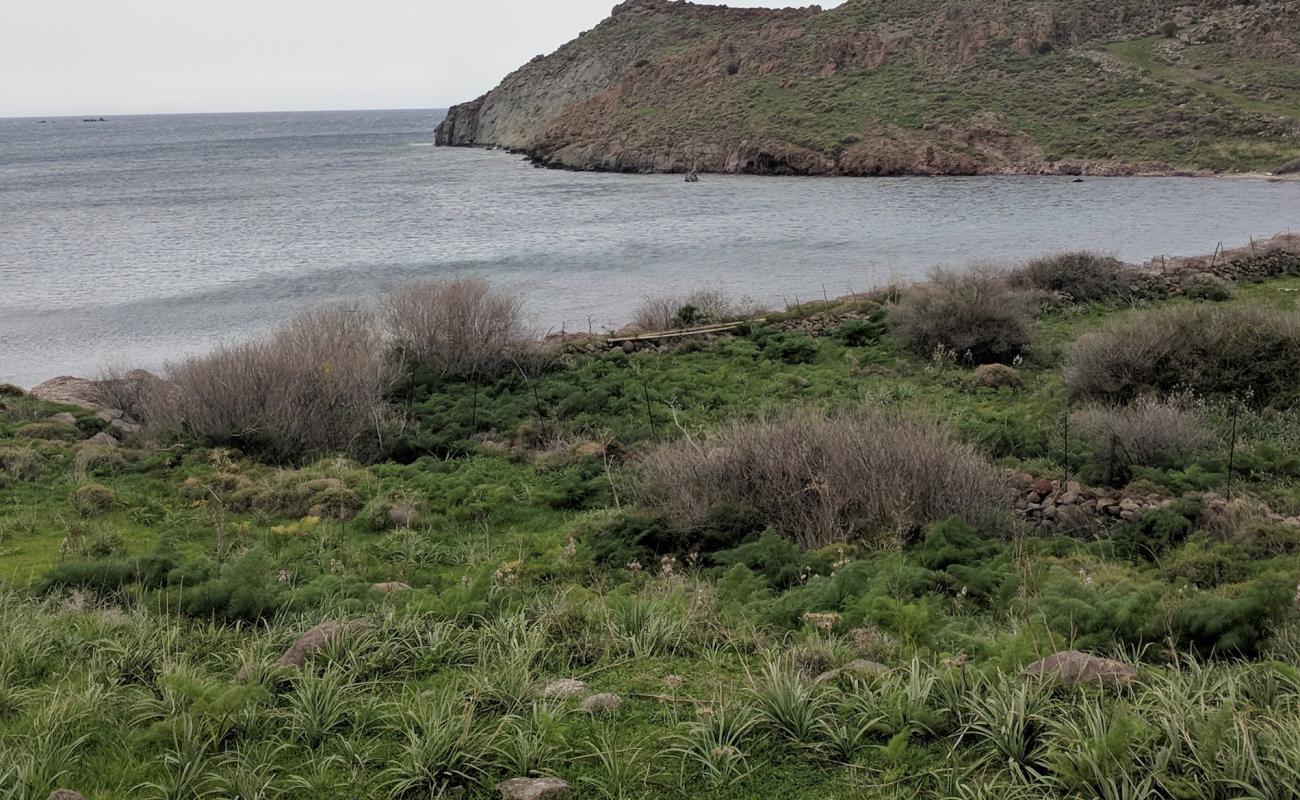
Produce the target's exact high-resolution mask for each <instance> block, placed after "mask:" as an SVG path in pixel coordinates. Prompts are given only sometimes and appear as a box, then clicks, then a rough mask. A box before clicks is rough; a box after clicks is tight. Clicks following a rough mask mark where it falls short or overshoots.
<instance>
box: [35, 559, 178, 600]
mask: <svg viewBox="0 0 1300 800" xmlns="http://www.w3.org/2000/svg"><path fill="white" fill-rule="evenodd" d="M175 566H176V564H175V562H174V561H172V560H171V559H170V558H169V557H167V556H164V555H150V556H143V557H140V558H131V559H123V558H108V559H99V560H96V561H75V562H71V563H68V564H60V565H59V566H57V567H55V568H53V569H51V570H50V571H49V572H47V573H45V575H44V577H42V578H41V583H40V586H39V589H38V591H39V592H40V593H41V594H48V593H49V592H52V591H54V590H56V589H90V590H93V591H99V592H108V591H116V590H118V589H121V588H122V587H123V586H127V585H128V584H140V585H141V586H146V587H159V586H163V585H165V584H166V583H167V574H168V573H169V572H170V571H171V570H172V569H173V568H174V567H175Z"/></svg>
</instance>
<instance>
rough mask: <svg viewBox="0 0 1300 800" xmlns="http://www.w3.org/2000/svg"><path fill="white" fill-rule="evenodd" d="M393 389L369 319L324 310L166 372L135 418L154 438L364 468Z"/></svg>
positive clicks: (379, 437)
mask: <svg viewBox="0 0 1300 800" xmlns="http://www.w3.org/2000/svg"><path fill="white" fill-rule="evenodd" d="M392 379H393V369H392V367H391V366H390V364H389V363H388V362H387V360H386V359H385V357H384V348H383V337H382V336H381V334H380V332H379V328H378V326H377V325H376V322H375V318H374V316H373V315H372V314H370V313H369V312H366V311H362V310H358V309H353V308H343V307H338V308H329V309H324V310H320V311H313V312H309V313H306V314H303V315H301V316H299V317H297V318H296V319H294V320H293V321H292V322H290V323H289V324H287V325H286V326H284V327H283V328H281V329H280V330H278V331H276V332H275V333H273V334H271V335H270V336H268V337H266V338H264V339H260V340H256V341H252V342H247V343H244V344H236V345H226V346H223V347H219V348H217V349H216V350H215V351H213V352H212V353H209V354H208V355H204V356H196V357H193V358H188V359H186V360H184V361H182V362H180V363H178V364H173V365H169V366H168V368H167V370H166V372H165V380H164V381H160V382H158V383H157V384H156V387H155V389H154V391H152V392H151V393H150V395H149V397H148V399H147V401H145V403H144V410H143V411H142V412H141V418H142V420H143V421H144V422H146V423H147V424H148V425H149V427H150V429H151V430H152V432H154V433H160V432H168V431H170V432H177V433H185V434H188V435H191V436H193V437H195V438H197V439H199V440H200V441H203V442H205V443H207V444H211V445H231V446H236V447H240V448H242V449H244V450H247V451H250V452H255V453H258V454H260V455H263V456H266V457H269V458H272V459H275V460H279V461H300V460H302V459H304V458H305V457H307V456H310V455H312V454H316V453H322V452H343V453H348V454H350V455H353V456H355V457H358V458H373V457H376V456H378V455H380V454H381V453H382V451H383V448H384V434H385V431H386V428H387V427H388V426H389V424H390V412H389V409H388V406H387V404H386V402H385V395H386V393H387V391H388V389H389V387H390V386H391V384H392Z"/></svg>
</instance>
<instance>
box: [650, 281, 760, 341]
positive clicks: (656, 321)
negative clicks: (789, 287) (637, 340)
mask: <svg viewBox="0 0 1300 800" xmlns="http://www.w3.org/2000/svg"><path fill="white" fill-rule="evenodd" d="M742 313H743V311H742V309H741V308H740V307H739V306H737V304H736V303H735V302H733V301H732V299H731V298H730V297H728V296H727V295H726V293H725V292H722V291H721V290H719V289H697V290H695V291H693V292H691V293H689V294H686V295H658V296H655V297H645V298H642V300H641V303H640V305H638V306H637V307H636V310H635V311H633V312H632V327H634V328H637V329H639V330H644V331H666V330H672V329H674V328H687V327H691V326H693V325H708V324H711V323H714V322H722V321H723V320H726V319H730V318H733V317H735V316H737V315H740V314H742Z"/></svg>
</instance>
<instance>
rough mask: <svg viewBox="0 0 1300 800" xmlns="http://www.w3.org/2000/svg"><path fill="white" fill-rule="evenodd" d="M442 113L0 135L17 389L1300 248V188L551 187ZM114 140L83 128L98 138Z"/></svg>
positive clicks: (588, 180) (1167, 181)
mask: <svg viewBox="0 0 1300 800" xmlns="http://www.w3.org/2000/svg"><path fill="white" fill-rule="evenodd" d="M442 115H443V112H441V111H438V110H403V111H330V112H313V113H262V114H200V115H165V116H120V117H119V116H107V117H105V118H104V119H103V121H99V117H98V115H96V116H94V117H87V118H82V117H77V118H47V119H0V382H11V383H17V384H19V385H23V386H27V387H30V386H31V385H33V384H35V383H37V382H39V381H42V380H45V379H47V378H50V377H53V376H56V375H81V376H87V377H94V376H96V375H98V374H101V373H102V372H103V370H105V369H106V368H134V367H144V368H149V369H159V368H160V367H162V366H163V365H165V364H166V363H167V362H168V361H174V360H176V359H179V358H182V357H184V356H186V355H189V354H196V353H202V352H204V351H206V350H208V349H210V348H212V347H214V346H215V345H217V344H219V343H222V342H232V341H238V340H240V339H243V338H246V337H251V336H256V335H258V334H260V333H263V332H265V331H266V330H268V329H271V328H274V327H275V326H277V325H279V324H281V323H282V322H284V321H285V320H287V319H289V318H291V317H292V316H293V315H294V314H295V313H298V312H300V311H302V310H305V309H309V308H312V307H316V306H321V305H328V304H334V303H366V302H372V301H373V300H375V299H376V298H377V297H379V296H381V295H382V294H383V293H384V292H385V291H387V290H390V289H392V288H393V287H397V286H401V285H403V284H407V283H411V282H416V281H422V280H429V279H433V278H442V277H446V276H457V275H477V276H483V277H485V278H487V279H489V280H491V281H492V282H493V283H495V284H498V285H501V286H505V287H509V288H511V289H512V290H514V291H517V292H519V293H520V294H521V295H522V297H523V298H525V303H526V308H527V311H528V313H529V315H530V319H531V321H532V323H533V325H534V326H535V327H536V329H537V330H538V332H539V333H541V334H544V333H547V332H559V331H562V330H563V331H568V332H572V331H586V330H592V331H597V332H598V331H601V330H605V329H613V328H617V327H619V326H620V325H621V324H623V323H625V322H626V321H627V320H628V319H629V318H630V316H631V314H632V311H633V309H634V308H635V307H636V305H637V304H638V303H639V302H640V301H641V300H642V299H643V298H645V297H647V296H657V295H663V294H681V293H685V292H688V291H691V290H693V289H697V288H715V289H722V290H724V291H726V292H729V293H731V294H732V295H734V296H736V297H737V298H739V297H748V298H750V299H751V300H753V301H755V302H758V303H760V304H765V305H769V306H774V307H782V306H783V305H785V304H794V303H798V302H802V301H804V300H809V299H820V298H822V297H823V296H830V297H834V296H836V295H842V294H847V293H850V292H854V291H862V290H865V289H867V288H870V287H872V286H876V285H883V284H885V283H887V282H889V281H894V280H910V279H919V278H922V277H924V276H925V275H926V274H927V272H928V271H930V270H931V269H933V268H935V267H948V268H955V269H963V268H968V267H969V266H970V265H973V264H984V263H1015V262H1020V261H1023V260H1025V259H1027V258H1030V257H1032V256H1035V255H1038V254H1042V253H1047V252H1051V251H1059V250H1062V249H1076V248H1086V249H1092V250H1098V251H1102V252H1106V253H1111V254H1114V255H1116V256H1118V257H1120V258H1122V259H1125V260H1129V261H1141V260H1146V259H1150V258H1154V257H1159V256H1161V255H1174V254H1191V253H1203V252H1211V251H1213V250H1214V249H1215V248H1216V247H1217V246H1218V245H1219V243H1220V242H1222V243H1223V244H1224V246H1240V245H1244V244H1246V242H1247V241H1248V240H1249V238H1250V237H1255V238H1256V239H1258V238H1261V237H1267V236H1270V235H1272V234H1275V233H1280V232H1287V231H1293V230H1300V183H1296V182H1291V183H1269V182H1266V181H1263V180H1244V179H1231V180H1226V179H1208V178H1107V179H1100V178H1097V179H1093V178H1089V179H1085V180H1084V181H1083V182H1081V183H1078V182H1075V181H1074V180H1073V179H1072V178H1060V177H1050V178H1044V177H978V178H802V177H752V176H719V175H705V176H703V178H702V180H701V181H700V182H699V183H694V184H688V183H686V182H684V181H683V180H682V177H681V176H674V175H616V174H600V173H588V172H562V171H552V170H545V169H538V168H535V167H534V166H532V165H531V164H529V163H528V162H527V161H525V160H524V159H522V158H520V157H519V156H517V155H512V154H510V153H507V152H503V151H490V150H477V149H448V148H435V147H433V130H434V127H435V126H436V125H437V123H438V122H439V120H440V119H441V117H442ZM88 119H90V120H94V121H85V120H88Z"/></svg>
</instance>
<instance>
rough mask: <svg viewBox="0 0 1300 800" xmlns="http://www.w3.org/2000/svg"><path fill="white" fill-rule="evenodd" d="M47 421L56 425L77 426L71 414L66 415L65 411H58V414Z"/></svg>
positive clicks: (75, 419)
mask: <svg viewBox="0 0 1300 800" xmlns="http://www.w3.org/2000/svg"><path fill="white" fill-rule="evenodd" d="M48 421H49V422H53V423H55V424H58V425H76V424H77V418H76V417H74V416H72V414H70V413H68V412H67V411H60V412H59V413H57V414H54V415H52V416H51V417H50V418H49V420H48Z"/></svg>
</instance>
